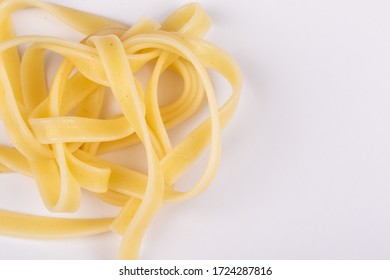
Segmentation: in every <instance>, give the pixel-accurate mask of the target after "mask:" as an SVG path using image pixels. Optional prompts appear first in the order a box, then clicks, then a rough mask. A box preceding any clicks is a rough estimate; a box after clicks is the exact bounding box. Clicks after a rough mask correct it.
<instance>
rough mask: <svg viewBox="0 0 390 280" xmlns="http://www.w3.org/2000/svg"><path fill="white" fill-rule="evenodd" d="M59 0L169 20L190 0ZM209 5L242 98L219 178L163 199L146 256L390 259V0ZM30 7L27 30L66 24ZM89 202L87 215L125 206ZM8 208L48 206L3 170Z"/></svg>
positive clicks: (27, 252)
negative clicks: (237, 71)
mask: <svg viewBox="0 0 390 280" xmlns="http://www.w3.org/2000/svg"><path fill="white" fill-rule="evenodd" d="M51 2H56V3H62V4H64V5H68V6H71V7H75V8H79V9H82V10H86V11H89V12H94V13H98V14H100V15H105V16H108V17H111V18H115V19H118V20H121V21H123V22H126V23H128V24H132V23H134V22H135V21H136V20H137V19H138V18H139V17H140V16H142V15H145V16H149V17H152V18H154V19H156V20H158V21H161V20H162V19H163V18H164V17H165V16H166V15H168V14H169V13H170V12H171V11H173V10H174V9H176V8H177V7H178V6H180V5H181V4H184V3H186V2H187V1H179V0H177V1H157V0H154V1H152V0H142V1H125V0H110V1H92V0H84V1H51ZM199 2H200V3H202V4H203V6H204V8H205V9H206V11H207V12H208V13H209V15H210V16H211V18H212V19H213V27H212V30H211V31H210V33H209V34H208V35H207V39H208V40H209V41H212V42H214V43H216V44H217V45H219V46H221V47H223V48H224V49H225V50H226V51H228V52H229V53H230V54H231V55H232V56H233V57H234V58H235V59H236V60H237V62H238V63H239V64H240V66H241V69H242V72H243V76H244V86H243V90H242V99H241V103H240V106H239V108H238V111H237V114H236V115H235V116H234V118H233V120H232V122H231V123H230V124H229V125H228V127H227V128H226V130H225V132H224V134H223V136H224V139H223V154H222V161H221V165H220V168H219V172H218V175H217V177H216V179H215V180H214V182H213V183H212V185H211V186H210V188H209V189H208V190H207V191H206V192H205V193H203V194H201V195H200V196H198V197H196V198H194V199H192V200H190V201H187V202H185V203H182V204H174V205H166V206H164V207H163V209H162V210H161V211H160V212H159V213H158V215H157V216H156V218H155V220H154V222H153V223H152V225H151V226H150V228H149V230H148V232H147V235H146V237H145V239H144V243H143V247H142V253H141V258H143V259H345V258H347V259H381V258H389V257H390V225H389V224H390V204H389V198H390V184H389V183H390V173H389V168H390V132H389V131H390V130H389V128H388V124H389V121H390V110H389V108H390V79H389V77H390V52H389V50H390V17H389V16H388V11H389V8H390V4H388V2H387V1H384V0H383V1H368V0H367V1H347V0H337V1H336V0H328V1H312V0H306V1H304V0H295V1H288V0H283V1H282V0H272V1H270V0H269V1H265V0H264V1H249V0H241V1H222V0H218V1H206V0H204V1H199ZM21 14H22V15H23V16H21V15H19V16H17V18H18V20H19V23H17V25H18V26H26V25H28V27H29V28H30V27H31V28H33V27H34V26H35V27H37V26H38V29H35V30H38V31H39V28H43V29H44V28H47V29H50V28H52V29H53V30H56V29H57V27H61V28H62V27H63V26H62V25H61V24H57V23H55V22H54V23H53V24H52V23H51V21H50V24H48V20H50V17H48V16H47V15H46V14H44V13H35V12H29V13H28V15H29V16H28V17H27V13H21ZM30 15H36V17H34V18H33V19H32V18H30ZM21 28H22V27H21ZM64 32H65V33H66V32H68V31H67V30H66V29H64ZM69 34H71V33H69ZM69 36H71V35H69ZM3 138H5V136H4V137H3ZM4 141H5V140H4ZM85 200H86V203H85V204H84V206H83V208H82V209H81V211H80V213H81V214H80V215H81V216H82V215H85V216H110V215H111V214H113V213H116V209H112V208H109V207H97V206H95V205H97V204H95V202H94V201H92V199H90V198H88V196H86V198H85ZM89 206H91V207H89ZM0 207H1V208H5V209H10V210H19V211H28V212H30V213H37V214H38V213H41V214H42V213H44V214H47V212H45V209H44V208H43V206H42V205H41V203H40V201H39V197H38V195H37V192H36V189H35V187H34V183H32V181H31V179H29V178H25V177H22V176H14V175H1V177H0ZM0 222H1V221H0ZM118 245H119V238H118V237H117V236H115V235H114V234H104V235H100V236H94V237H89V238H85V239H70V240H62V241H58V240H56V241H47V240H45V241H44V240H40V241H37V240H24V239H15V238H9V237H1V238H0V248H1V250H0V258H2V259H20V258H27V259H32V258H37V259H112V258H115V257H116V253H117V249H118Z"/></svg>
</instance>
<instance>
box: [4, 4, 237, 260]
mask: <svg viewBox="0 0 390 280" xmlns="http://www.w3.org/2000/svg"><path fill="white" fill-rule="evenodd" d="M31 7H34V8H40V9H43V10H46V11H48V12H49V13H51V14H53V15H54V16H55V17H57V18H58V19H60V20H61V21H63V22H65V23H66V24H68V25H69V26H71V27H73V28H74V29H75V30H77V31H79V32H82V33H83V34H85V39H83V40H82V41H81V42H74V41H71V40H67V39H63V38H57V37H51V36H38V35H25V36H16V35H15V33H14V30H13V25H12V19H11V15H12V13H14V12H15V11H17V10H19V9H24V8H31ZM209 26H210V19H209V17H208V16H207V14H206V13H205V12H204V11H203V9H202V7H201V6H200V5H199V4H196V3H191V4H187V5H185V6H183V7H181V8H179V9H178V10H176V11H175V12H173V13H172V14H171V15H169V16H168V17H167V18H166V19H165V20H164V21H163V22H162V24H158V23H157V22H155V21H153V20H150V19H146V18H141V19H140V20H139V21H138V22H137V23H135V24H134V25H132V26H130V27H129V26H126V25H124V24H122V23H119V22H116V21H113V20H109V19H106V18H103V17H100V16H96V15H93V14H89V13H86V12H81V11H77V10H74V9H71V8H67V7H63V6H59V5H56V4H51V3H46V2H41V1H37V0H2V1H1V0H0V118H1V121H2V122H3V124H4V127H5V128H6V131H7V133H8V135H9V138H10V139H11V141H12V147H10V146H4V145H3V146H0V172H20V173H22V174H25V175H28V176H31V177H32V178H34V180H35V182H36V185H37V187H38V190H39V194H40V196H41V198H42V202H43V203H44V205H45V206H46V207H47V209H49V210H50V211H52V212H74V211H76V210H77V209H78V208H79V206H80V203H81V196H82V192H81V190H82V189H84V190H85V191H88V192H91V193H93V194H94V195H96V196H97V197H98V198H100V199H101V200H102V201H104V202H107V203H110V204H112V205H115V206H118V207H120V211H119V213H118V215H117V216H115V217H112V218H97V219H78V218H77V219H76V218H74V219H68V218H67V219H64V218H55V217H43V216H34V215H29V214H24V213H17V212H11V211H6V210H1V211H0V234H4V235H11V236H19V237H28V238H60V237H74V236H85V235H91V234H98V233H102V232H107V231H113V232H115V233H117V234H119V235H121V236H122V241H121V245H120V248H119V258H121V259H136V258H138V257H139V251H140V244H141V241H142V237H143V235H144V233H145V231H146V229H147V227H148V224H149V223H150V221H151V220H152V218H153V216H154V214H155V213H156V211H158V210H159V208H160V207H161V205H162V204H163V203H168V202H179V201H184V200H187V199H189V198H191V197H193V196H195V195H197V194H199V193H201V192H202V191H203V190H204V189H205V188H206V187H207V186H208V185H209V184H210V183H211V180H212V178H213V177H214V175H215V173H216V170H217V166H218V161H219V158H220V149H221V144H220V142H221V129H222V128H223V127H224V126H225V125H226V124H227V122H228V121H229V119H230V118H231V117H232V115H233V113H234V111H235V109H236V107H237V104H238V101H239V94H240V87H241V77H240V72H239V69H238V67H237V65H236V64H235V62H234V61H233V60H232V59H231V58H230V57H229V56H228V55H227V54H226V53H225V52H224V51H223V50H221V49H220V48H218V47H216V46H215V45H213V44H211V43H209V42H207V41H205V40H204V39H202V37H203V36H204V35H205V34H206V32H207V31H208V29H209ZM22 45H24V46H26V49H25V51H24V52H23V54H22V55H19V50H18V47H19V46H22ZM47 52H53V53H56V54H59V55H61V56H62V57H63V61H62V62H61V64H60V66H59V67H58V69H57V70H56V73H55V75H54V78H53V81H52V82H51V84H50V86H48V85H47V84H48V81H47V73H46V72H47V71H46V68H45V59H46V56H45V54H46V53H47ZM146 65H152V67H153V70H152V73H151V75H150V77H149V80H148V81H147V83H146V86H144V85H143V84H142V83H141V81H140V80H139V79H138V78H137V77H136V75H135V74H136V73H137V72H139V71H140V70H141V69H143V67H145V66H146ZM168 70H170V71H174V72H175V73H177V74H178V75H179V76H180V77H181V80H182V81H183V84H184V86H183V90H182V93H181V95H180V96H179V97H178V98H177V99H175V100H173V101H172V102H170V103H169V104H166V105H160V104H159V100H158V85H159V81H160V79H161V75H162V74H163V73H164V72H166V71H168ZM209 71H214V72H217V73H219V74H221V75H222V76H223V77H224V78H225V79H226V80H227V81H228V82H229V83H230V84H231V89H232V91H231V95H230V97H229V98H228V99H227V100H226V101H225V103H224V104H223V105H222V106H220V107H218V106H217V101H216V96H215V92H214V88H213V84H212V81H211V79H210V76H209ZM109 94H112V96H113V97H114V98H115V100H116V102H117V104H118V106H119V108H120V110H121V112H120V113H119V114H117V115H115V116H112V117H102V110H103V108H104V106H103V102H104V100H105V96H106V95H109ZM204 103H207V108H208V110H209V112H210V116H209V117H208V118H207V119H206V120H204V121H203V122H202V123H201V124H200V125H198V126H197V127H195V128H194V129H193V130H192V131H191V132H190V133H189V134H188V135H187V136H186V137H185V138H184V139H183V140H182V141H180V142H179V143H178V144H176V145H173V144H172V142H171V139H170V135H169V133H168V132H169V130H170V129H171V128H173V127H176V126H178V125H179V124H182V123H185V122H186V121H187V120H188V119H189V118H191V117H192V116H194V115H195V114H196V112H198V111H199V109H200V108H201V107H202V105H204ZM138 143H141V144H142V145H143V147H144V148H145V152H146V161H147V172H146V173H145V174H144V173H142V172H138V171H135V170H132V169H130V168H126V167H124V166H121V165H119V164H117V163H114V162H111V161H109V160H105V159H102V157H100V155H102V154H105V153H109V152H113V151H117V150H120V149H123V148H125V147H128V146H131V145H135V144H138ZM207 147H209V158H208V162H207V165H206V166H205V169H204V173H203V174H202V176H201V177H200V178H199V180H198V182H197V183H196V184H195V185H194V186H192V187H191V188H190V189H189V190H188V191H178V190H176V189H175V183H176V181H177V180H178V179H179V178H180V177H181V176H182V175H183V173H184V172H185V171H186V170H187V169H188V168H189V166H191V164H192V163H194V162H195V161H196V159H197V158H199V156H200V155H201V154H202V153H203V152H204V150H205V149H206V148H207Z"/></svg>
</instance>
